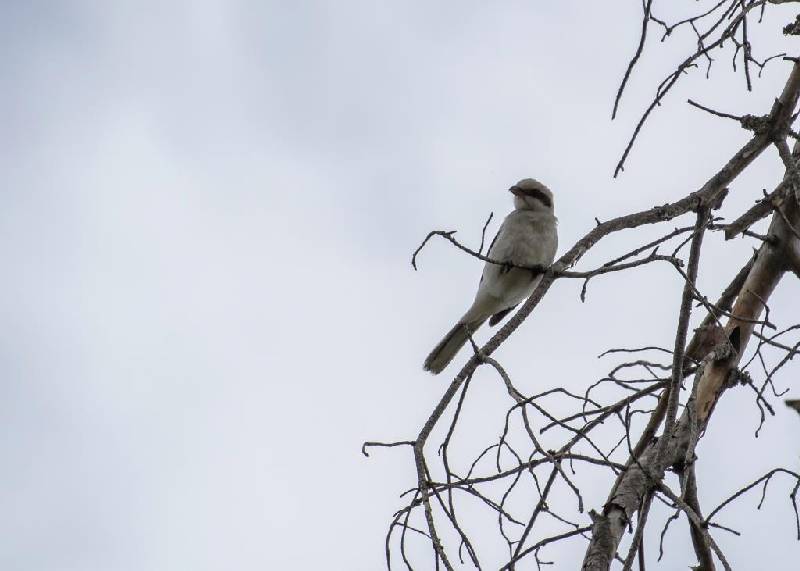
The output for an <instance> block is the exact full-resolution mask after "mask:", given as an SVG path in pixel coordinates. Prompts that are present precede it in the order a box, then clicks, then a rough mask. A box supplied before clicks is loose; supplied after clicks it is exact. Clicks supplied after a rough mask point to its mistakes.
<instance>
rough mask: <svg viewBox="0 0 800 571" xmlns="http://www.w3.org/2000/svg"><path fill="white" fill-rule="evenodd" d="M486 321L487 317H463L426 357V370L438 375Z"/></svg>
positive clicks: (424, 366)
mask: <svg viewBox="0 0 800 571" xmlns="http://www.w3.org/2000/svg"><path fill="white" fill-rule="evenodd" d="M484 321H486V318H485V317H478V318H473V319H468V318H467V316H464V317H462V318H461V321H459V322H458V323H456V324H455V326H454V327H453V328H452V329H451V330H450V331H449V332H448V333H447V335H445V336H444V339H442V340H441V341H439V344H438V345H436V347H434V348H433V351H431V354H430V355H428V357H427V358H426V359H425V364H424V365H423V368H424V369H425V370H426V371H429V372H431V373H433V374H434V375H438V374H439V373H441V372H442V371H443V370H444V368H445V367H446V366H447V365H448V364H449V363H450V361H452V360H453V357H455V356H456V353H458V351H459V350H460V349H461V347H463V346H464V343H466V342H467V339H469V336H470V335H471V334H472V333H474V332H475V331H476V330H477V329H478V327H480V326H481V325H483V322H484Z"/></svg>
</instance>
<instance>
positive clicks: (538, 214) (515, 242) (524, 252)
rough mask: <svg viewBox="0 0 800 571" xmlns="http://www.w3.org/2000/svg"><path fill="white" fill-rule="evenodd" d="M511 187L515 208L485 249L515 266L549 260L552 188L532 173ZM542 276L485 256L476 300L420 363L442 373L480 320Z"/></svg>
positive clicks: (507, 307) (554, 239)
mask: <svg viewBox="0 0 800 571" xmlns="http://www.w3.org/2000/svg"><path fill="white" fill-rule="evenodd" d="M509 191H510V192H511V193H512V194H513V195H514V211H513V212H511V214H509V215H508V216H506V219H505V220H503V223H502V224H501V225H500V229H499V230H498V232H497V236H495V238H494V240H492V244H491V245H490V246H489V252H488V253H487V255H488V256H489V257H490V258H491V259H493V260H497V261H498V262H508V263H509V264H513V265H518V266H532V265H542V266H549V265H550V264H552V263H553V259H554V258H555V255H556V249H557V248H558V234H557V232H556V224H557V223H558V219H557V218H556V217H555V216H554V214H553V193H552V192H550V189H549V188H547V187H546V186H545V185H543V184H542V183H541V182H539V181H537V180H534V179H532V178H525V179H522V180H521V181H519V182H518V183H517V184H515V185H514V186H512V187H511V188H510V189H509ZM541 279H542V276H541V274H536V273H535V272H532V271H530V270H525V269H521V268H514V267H510V266H503V265H499V264H493V263H490V262H486V265H485V266H484V268H483V275H482V276H481V281H480V284H479V285H478V293H477V294H475V301H473V302H472V306H471V307H470V308H469V309H468V310H467V312H466V313H465V314H464V316H463V317H462V318H461V319H460V320H459V321H458V323H456V324H455V326H454V327H453V328H452V329H451V330H450V332H449V333H448V334H447V335H445V336H444V339H442V340H441V341H440V342H439V344H438V345H436V347H434V349H433V351H431V354H430V355H428V357H427V358H426V359H425V364H424V365H423V367H424V369H425V370H426V371H430V372H431V373H433V374H434V375H436V374H438V373H441V372H442V371H443V370H444V368H445V367H446V366H447V365H448V363H450V361H452V360H453V357H455V356H456V353H458V351H459V350H460V349H461V347H463V346H464V344H465V343H466V342H467V339H469V336H470V335H471V334H473V333H474V332H475V331H476V330H477V329H478V328H479V327H480V326H481V325H483V322H484V321H486V320H487V319H488V320H489V325H496V324H497V323H498V322H499V321H500V320H501V319H503V318H504V317H505V316H506V315H508V313H509V312H510V311H511V310H512V309H514V308H515V307H516V306H517V304H519V303H520V302H521V301H523V300H524V299H526V298H527V297H528V296H529V295H530V294H531V293H532V292H533V290H534V289H535V288H536V286H537V285H538V283H539V282H540V281H541Z"/></svg>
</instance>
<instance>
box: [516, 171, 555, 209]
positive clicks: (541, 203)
mask: <svg viewBox="0 0 800 571" xmlns="http://www.w3.org/2000/svg"><path fill="white" fill-rule="evenodd" d="M508 190H509V192H511V194H513V195H514V207H515V208H516V209H517V210H535V211H538V212H550V213H552V212H553V193H552V192H550V189H549V188H547V187H546V186H545V185H543V184H542V183H541V182H539V181H538V180H535V179H532V178H523V179H522V180H521V181H519V182H518V183H517V184H515V185H514V186H512V187H511V188H509V189H508Z"/></svg>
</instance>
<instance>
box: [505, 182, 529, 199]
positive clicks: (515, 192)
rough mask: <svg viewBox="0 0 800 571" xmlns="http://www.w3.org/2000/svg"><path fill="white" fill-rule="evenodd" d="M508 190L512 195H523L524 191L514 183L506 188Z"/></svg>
mask: <svg viewBox="0 0 800 571" xmlns="http://www.w3.org/2000/svg"><path fill="white" fill-rule="evenodd" d="M508 192H510V193H511V194H513V195H514V196H525V193H524V192H522V189H521V188H520V187H518V186H517V185H516V184H515V185H514V186H512V187H511V188H509V189H508Z"/></svg>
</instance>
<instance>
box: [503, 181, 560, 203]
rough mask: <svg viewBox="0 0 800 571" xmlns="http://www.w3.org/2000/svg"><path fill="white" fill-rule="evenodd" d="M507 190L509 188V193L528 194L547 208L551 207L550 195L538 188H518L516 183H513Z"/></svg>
mask: <svg viewBox="0 0 800 571" xmlns="http://www.w3.org/2000/svg"><path fill="white" fill-rule="evenodd" d="M508 190H510V191H511V193H512V194H515V195H516V196H528V197H530V198H535V199H536V200H538V201H540V202H541V203H542V204H544V205H545V206H546V207H547V208H553V201H552V200H550V197H549V196H547V195H546V194H545V193H544V192H542V191H541V190H539V189H538V188H520V187H518V186H517V185H514V186H512V187H511V188H509V189H508Z"/></svg>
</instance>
